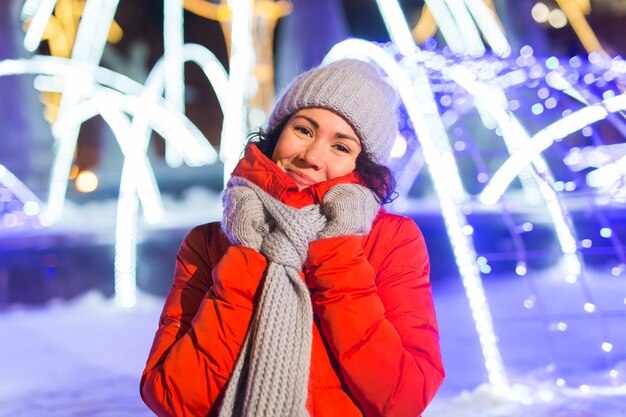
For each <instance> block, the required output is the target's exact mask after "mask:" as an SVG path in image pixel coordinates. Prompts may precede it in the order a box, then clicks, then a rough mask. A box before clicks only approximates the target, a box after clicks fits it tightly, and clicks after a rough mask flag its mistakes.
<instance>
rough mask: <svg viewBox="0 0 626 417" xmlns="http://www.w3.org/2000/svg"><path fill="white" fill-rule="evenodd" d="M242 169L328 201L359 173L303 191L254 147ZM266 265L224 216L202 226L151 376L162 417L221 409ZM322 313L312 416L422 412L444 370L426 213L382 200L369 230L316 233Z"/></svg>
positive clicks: (162, 329) (260, 181)
mask: <svg viewBox="0 0 626 417" xmlns="http://www.w3.org/2000/svg"><path fill="white" fill-rule="evenodd" d="M233 175H237V176H240V177H244V178H246V179H248V180H250V181H252V182H254V183H255V184H257V185H259V186H261V187H263V189H265V190H266V191H267V192H268V193H269V194H270V195H272V196H274V197H275V198H277V199H279V200H280V201H282V202H283V203H285V204H289V205H292V206H294V207H298V208H300V207H304V206H306V205H309V204H313V203H316V202H319V201H321V197H322V196H323V195H324V192H326V191H327V190H328V189H330V188H331V187H332V186H334V185H336V184H337V183H341V182H351V183H354V182H357V176H356V174H349V175H346V176H344V177H341V178H335V179H333V180H330V181H326V182H323V183H318V184H315V185H313V186H311V187H308V188H307V189H305V190H303V191H298V189H297V187H296V185H295V183H293V181H292V180H291V178H289V177H288V176H287V175H286V174H285V173H284V172H283V171H282V170H280V168H278V166H276V165H275V164H274V163H273V162H272V161H270V160H269V159H267V158H266V157H265V156H263V155H262V154H261V152H260V151H259V150H258V149H257V148H256V146H249V147H248V148H247V150H246V154H245V156H244V158H243V159H242V160H241V161H240V163H239V165H238V166H237V168H236V170H235V172H234V173H233ZM265 268H266V260H265V258H264V257H263V256H262V255H260V254H259V253H258V252H256V251H254V250H253V249H250V248H247V247H244V246H239V245H231V244H230V243H229V242H228V240H227V239H226V237H225V236H224V235H223V234H222V232H221V231H220V224H219V223H209V224H206V225H202V226H198V227H196V228H194V229H193V230H192V231H191V232H190V233H189V235H188V236H187V237H186V239H185V241H184V242H183V244H182V246H181V248H180V250H179V253H178V256H177V261H176V272H175V277H174V283H173V285H172V288H171V290H170V292H169V295H168V296H167V299H166V301H165V306H164V308H163V312H162V314H161V318H160V322H159V328H158V330H157V332H156V336H155V339H154V343H153V345H152V349H151V351H150V355H149V357H148V361H147V365H146V369H145V370H144V373H143V376H142V379H141V395H142V398H143V400H144V401H145V402H146V404H147V405H148V406H149V407H150V408H151V409H152V410H153V411H154V412H155V413H156V414H157V415H159V416H207V415H217V414H218V409H217V408H218V407H217V406H214V405H215V404H219V402H220V394H221V393H222V391H223V388H224V386H225V384H226V382H227V381H228V378H229V376H230V373H231V370H232V368H233V365H234V363H235V360H236V358H237V355H238V353H239V350H240V347H241V343H242V342H243V340H244V337H245V334H246V331H247V329H248V324H249V322H250V320H251V318H252V314H253V311H254V305H255V302H256V298H257V295H258V292H259V289H260V286H259V282H260V281H261V280H262V277H263V274H264V272H265ZM303 279H306V282H307V284H308V286H309V288H310V290H311V299H312V302H313V311H314V313H315V320H314V323H313V346H312V354H311V370H310V377H309V396H308V400H307V408H308V410H309V413H310V415H311V417H332V416H337V417H353V416H354V417H356V416H367V417H374V416H385V417H395V416H397V417H401V416H406V417H416V416H418V415H419V414H421V412H422V411H423V410H424V408H425V407H426V405H427V404H428V403H429V401H430V400H431V399H432V398H433V396H434V395H435V392H436V391H437V389H438V387H439V385H440V384H441V382H442V380H443V377H444V371H443V366H442V362H441V354H440V350H439V334H438V328H437V322H436V319H435V310H434V307H433V300H432V295H431V285H430V282H429V263H428V254H427V252H426V246H425V244H424V239H423V237H422V234H421V232H420V230H419V229H418V228H417V226H416V225H415V223H414V222H413V221H412V220H410V219H408V218H405V217H401V216H398V215H394V214H389V213H386V212H385V211H383V210H381V211H380V213H379V215H378V216H377V218H376V220H375V221H374V223H373V225H372V230H371V232H370V234H369V235H367V236H363V237H357V236H341V237H335V238H329V239H322V240H317V241H314V242H311V243H310V245H309V255H308V258H307V260H306V263H305V265H304V268H303Z"/></svg>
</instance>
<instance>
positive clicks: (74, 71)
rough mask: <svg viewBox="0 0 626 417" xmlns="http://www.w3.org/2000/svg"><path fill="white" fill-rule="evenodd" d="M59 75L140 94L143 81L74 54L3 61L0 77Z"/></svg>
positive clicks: (0, 65)
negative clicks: (81, 59) (74, 56)
mask: <svg viewBox="0 0 626 417" xmlns="http://www.w3.org/2000/svg"><path fill="white" fill-rule="evenodd" d="M25 74H36V75H57V76H62V77H65V78H70V79H71V80H72V81H73V82H75V83H76V82H83V83H86V85H91V84H94V83H95V84H99V85H102V86H105V87H108V88H111V89H113V90H117V91H119V92H121V93H124V94H128V95H135V96H138V95H140V94H141V91H142V90H143V88H144V87H143V85H142V84H141V83H139V82H137V81H134V80H133V79H131V78H129V77H127V76H125V75H122V74H120V73H117V72H115V71H112V70H110V69H107V68H104V67H96V68H95V70H94V67H93V66H91V65H86V64H85V63H82V62H80V61H76V60H74V59H71V58H60V57H52V56H34V57H32V58H29V59H28V58H27V59H5V60H2V61H0V77H2V76H7V75H25Z"/></svg>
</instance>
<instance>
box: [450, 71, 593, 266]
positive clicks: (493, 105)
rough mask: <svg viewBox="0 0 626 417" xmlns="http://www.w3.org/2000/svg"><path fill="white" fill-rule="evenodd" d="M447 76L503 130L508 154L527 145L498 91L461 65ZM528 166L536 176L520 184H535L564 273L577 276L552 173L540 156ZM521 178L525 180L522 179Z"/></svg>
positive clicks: (569, 230)
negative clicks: (564, 268) (555, 239)
mask: <svg viewBox="0 0 626 417" xmlns="http://www.w3.org/2000/svg"><path fill="white" fill-rule="evenodd" d="M450 77H451V78H452V80H453V81H455V82H457V83H458V84H459V86H461V87H463V88H465V89H466V90H467V91H468V92H469V93H470V94H472V95H473V96H474V97H475V98H476V99H475V104H476V107H477V108H478V109H482V112H481V114H485V113H488V114H489V116H490V117H492V118H493V119H494V120H495V123H496V124H497V125H498V126H499V127H500V128H501V129H502V136H503V139H504V142H505V144H506V146H507V148H508V150H509V152H510V153H511V154H515V153H516V152H519V151H520V150H521V149H524V148H525V147H526V146H527V144H528V142H529V141H530V138H529V137H528V134H527V133H526V130H525V129H524V128H523V127H522V125H521V123H520V122H519V121H518V119H517V118H516V117H515V116H514V115H513V114H512V113H510V112H508V111H507V110H506V107H507V101H506V98H505V96H504V92H503V91H502V90H500V89H498V88H493V89H490V88H489V87H487V86H486V85H484V84H483V83H480V82H478V81H477V80H476V79H475V77H474V76H473V74H472V73H471V72H470V71H469V70H468V69H467V68H465V67H463V66H461V65H454V66H452V67H451V68H450ZM483 117H484V116H483ZM530 164H532V166H533V167H534V169H535V171H536V172H537V174H538V175H534V173H533V172H532V171H531V172H530V173H528V174H527V177H529V178H528V179H526V181H523V182H522V184H523V185H524V186H525V189H527V188H531V187H533V186H534V184H528V183H529V182H530V181H531V180H532V181H533V182H536V183H537V184H538V186H539V192H540V194H541V196H542V197H543V200H544V202H545V204H546V206H547V208H548V212H549V213H550V217H551V218H552V224H553V225H554V227H555V231H556V234H557V238H558V241H559V243H560V246H561V250H562V252H563V254H564V257H565V258H566V266H567V273H568V274H573V275H575V276H578V275H579V274H580V273H581V270H582V266H581V262H580V261H579V259H578V254H577V248H576V240H575V238H574V231H573V226H571V221H570V220H569V217H568V215H567V214H566V213H565V211H564V208H563V207H562V204H561V203H560V201H559V198H558V196H557V194H556V193H555V192H554V190H553V189H552V187H551V186H550V182H551V181H552V173H551V172H550V170H549V168H548V166H547V163H546V162H545V161H544V160H543V158H541V157H539V156H536V157H535V158H533V159H532V160H531V161H530V163H529V164H526V165H525V166H524V168H525V169H526V168H527V166H528V165H530ZM519 174H521V173H518V175H519ZM522 179H524V178H523V177H522Z"/></svg>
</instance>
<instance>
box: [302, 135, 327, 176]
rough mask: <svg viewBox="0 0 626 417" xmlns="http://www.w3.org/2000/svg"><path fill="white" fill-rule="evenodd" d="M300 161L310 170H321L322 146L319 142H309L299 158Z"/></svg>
mask: <svg viewBox="0 0 626 417" xmlns="http://www.w3.org/2000/svg"><path fill="white" fill-rule="evenodd" d="M300 159H301V160H302V161H303V162H304V163H305V164H306V165H307V166H308V167H310V168H313V169H314V170H316V171H319V170H320V169H321V166H322V164H323V162H324V156H323V146H322V145H321V143H320V141H319V140H313V141H311V142H310V143H309V144H308V146H307V147H306V148H304V149H303V152H302V154H301V156H300Z"/></svg>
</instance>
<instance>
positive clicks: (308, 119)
mask: <svg viewBox="0 0 626 417" xmlns="http://www.w3.org/2000/svg"><path fill="white" fill-rule="evenodd" d="M359 153H361V141H360V140H359V137H358V136H357V134H356V133H355V131H354V129H352V126H350V125H349V124H348V122H346V121H345V120H344V119H343V118H342V117H341V116H339V115H337V114H336V113H333V112H332V111H330V110H326V109H321V108H307V109H302V110H298V111H297V112H296V113H294V114H293V115H292V116H291V117H290V118H289V121H288V122H287V124H286V125H285V127H284V128H283V131H282V132H281V134H280V136H279V138H278V142H277V143H276V147H275V148H274V153H273V154H272V161H274V163H275V164H276V165H278V166H279V167H280V168H281V169H282V170H283V171H285V172H286V173H287V175H289V176H290V177H291V179H293V180H294V182H295V183H296V185H297V186H298V189H299V190H303V189H304V188H306V187H308V186H310V185H312V184H316V183H318V182H322V181H326V180H331V179H333V178H337V177H341V176H342V175H346V174H348V173H350V172H352V171H354V169H355V168H356V158H357V156H358V155H359Z"/></svg>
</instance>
